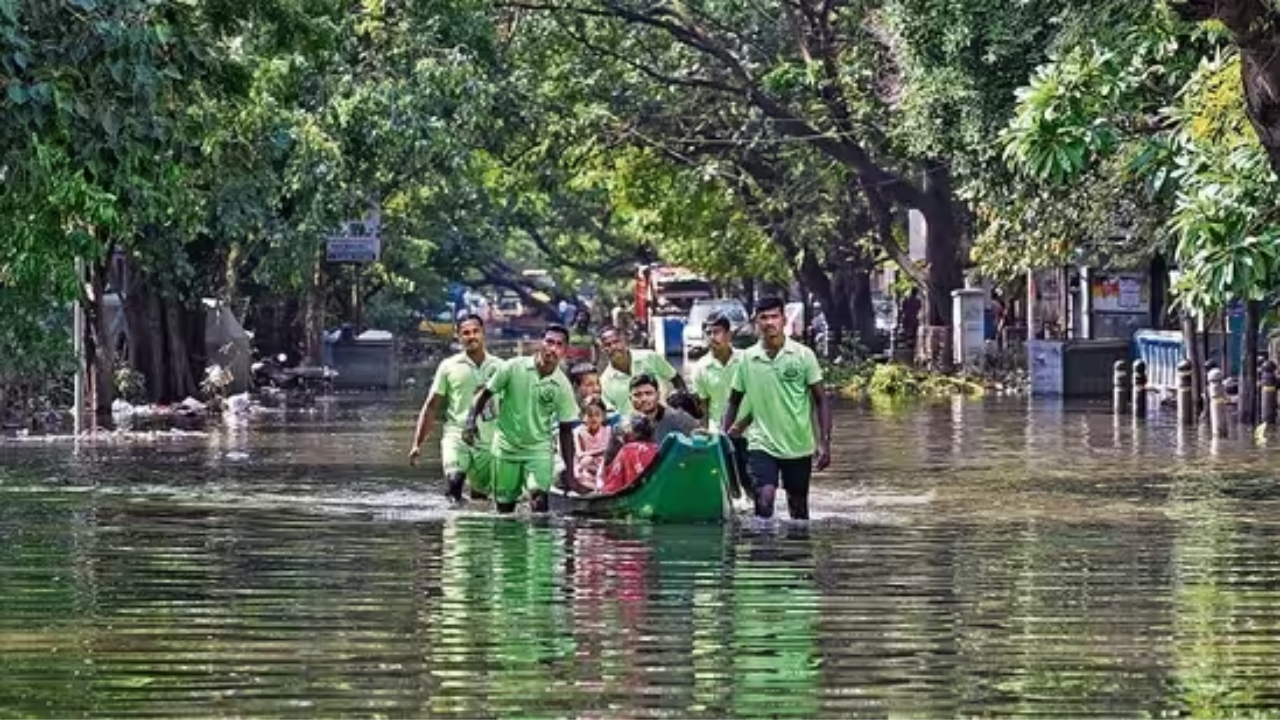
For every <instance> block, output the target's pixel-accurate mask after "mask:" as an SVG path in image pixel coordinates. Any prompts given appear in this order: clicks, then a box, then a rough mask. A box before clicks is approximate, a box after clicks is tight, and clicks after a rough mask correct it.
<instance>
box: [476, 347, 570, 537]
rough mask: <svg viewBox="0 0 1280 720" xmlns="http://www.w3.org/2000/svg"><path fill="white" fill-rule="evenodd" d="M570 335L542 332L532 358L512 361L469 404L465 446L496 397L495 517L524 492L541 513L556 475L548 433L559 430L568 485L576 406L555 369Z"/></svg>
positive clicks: (564, 379)
mask: <svg viewBox="0 0 1280 720" xmlns="http://www.w3.org/2000/svg"><path fill="white" fill-rule="evenodd" d="M568 345H569V330H568V328H565V327H564V326H562V325H551V326H549V327H547V329H546V331H545V332H544V333H543V335H542V349H541V350H539V351H538V354H537V355H533V356H527V357H516V358H511V359H510V360H508V361H506V362H505V363H503V364H502V366H501V367H500V368H498V372H497V373H495V374H494V376H493V377H492V378H490V379H489V381H488V382H487V383H485V386H484V387H483V388H481V390H480V392H479V393H477V394H476V397H475V400H474V401H472V403H471V412H470V413H469V414H468V415H467V421H466V427H465V429H464V430H463V435H462V438H463V440H464V441H465V442H466V443H467V444H468V445H474V444H475V443H476V441H477V439H478V436H479V431H478V429H477V418H478V416H479V415H480V411H481V409H482V408H484V407H485V404H486V403H488V402H489V399H490V398H492V397H496V398H497V399H498V401H499V404H498V419H497V422H496V423H495V424H496V428H495V430H494V433H493V446H492V447H493V498H494V500H495V501H496V503H497V506H498V512H500V513H510V512H514V511H515V509H516V503H517V502H518V501H519V500H520V496H521V495H522V494H524V491H525V490H526V489H527V490H529V505H530V507H531V508H532V509H533V511H534V512H546V511H547V506H548V500H549V499H548V497H547V492H548V491H550V490H551V482H552V476H553V475H554V474H555V460H554V456H555V449H554V445H555V444H554V442H553V441H552V433H553V432H554V431H555V430H556V428H557V426H558V427H559V430H560V454H561V457H562V458H563V460H564V466H565V470H563V471H562V472H561V474H560V475H561V478H560V480H561V483H562V485H564V486H565V487H570V486H572V485H573V482H572V478H573V471H572V468H573V449H574V443H573V425H574V422H575V421H577V419H578V404H577V401H576V400H575V398H574V394H573V387H572V386H571V385H570V384H569V378H568V377H567V376H566V375H565V374H564V371H563V370H561V369H560V363H561V361H563V360H564V353H565V349H566V348H567V347H568Z"/></svg>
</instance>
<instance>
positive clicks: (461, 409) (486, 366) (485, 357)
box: [409, 315, 502, 502]
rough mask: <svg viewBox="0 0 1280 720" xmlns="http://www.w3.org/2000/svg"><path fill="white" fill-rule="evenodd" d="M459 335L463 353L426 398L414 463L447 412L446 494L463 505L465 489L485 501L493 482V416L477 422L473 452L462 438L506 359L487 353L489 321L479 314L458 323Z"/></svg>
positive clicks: (440, 372)
mask: <svg viewBox="0 0 1280 720" xmlns="http://www.w3.org/2000/svg"><path fill="white" fill-rule="evenodd" d="M456 331H457V337H458V344H459V345H461V346H462V350H461V352H459V353H458V354H456V355H453V356H452V357H449V358H447V359H445V361H444V362H442V363H440V367H438V368H436V374H435V377H434V379H432V381H431V389H430V390H428V391H427V399H426V400H425V401H424V402H423V403H422V410H421V411H419V413H418V423H417V426H416V427H415V428H414V431H413V447H412V448H410V450H409V464H410V465H413V466H415V467H416V466H417V464H418V458H419V457H420V456H421V454H422V443H423V442H424V441H425V440H426V438H427V436H428V435H430V434H431V425H432V423H433V422H434V421H435V419H436V417H437V416H438V415H439V414H440V409H441V407H443V408H444V431H443V433H442V434H441V437H440V463H441V465H442V466H443V470H444V477H445V487H446V489H445V494H446V495H448V497H449V498H450V499H451V500H453V501H454V502H462V489H463V486H464V485H465V484H469V485H470V486H471V498H472V499H473V500H485V499H487V498H488V494H489V487H490V483H491V480H492V477H491V476H492V457H491V456H490V453H489V446H490V443H491V441H492V439H493V423H492V422H490V421H491V420H492V419H493V416H492V413H488V412H486V413H485V414H484V416H483V417H481V419H480V421H479V422H478V423H477V434H478V437H479V442H478V443H477V444H476V445H475V446H474V447H472V446H471V445H468V444H467V443H465V442H463V441H462V433H463V430H464V429H465V428H466V423H467V413H468V411H469V410H470V409H471V401H472V399H473V398H474V397H475V394H476V392H477V391H478V390H479V389H480V388H481V387H483V386H484V384H485V383H486V382H488V380H489V378H491V377H493V375H494V373H496V372H497V370H498V366H499V365H501V364H502V360H500V359H499V358H498V357H497V356H496V355H492V354H490V353H489V351H488V350H486V349H485V338H484V320H483V319H481V317H480V316H479V315H466V316H463V317H462V318H461V319H460V320H458V323H457V327H456Z"/></svg>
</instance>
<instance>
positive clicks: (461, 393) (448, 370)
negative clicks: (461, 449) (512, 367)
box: [427, 352, 502, 443]
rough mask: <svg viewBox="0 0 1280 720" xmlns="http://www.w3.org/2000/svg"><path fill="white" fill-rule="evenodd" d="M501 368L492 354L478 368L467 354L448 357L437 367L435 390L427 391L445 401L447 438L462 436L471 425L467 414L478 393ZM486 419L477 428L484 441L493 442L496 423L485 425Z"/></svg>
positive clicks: (481, 439)
mask: <svg viewBox="0 0 1280 720" xmlns="http://www.w3.org/2000/svg"><path fill="white" fill-rule="evenodd" d="M501 365H502V360H500V359H499V358H498V356H496V355H490V354H489V353H485V355H484V360H482V361H481V362H480V364H479V365H476V364H475V363H474V362H472V361H471V358H469V357H467V354H466V353H465V352H462V353H458V354H457V355H454V356H452V357H449V358H446V359H445V360H444V362H441V363H440V367H438V368H436V375H435V379H433V380H432V381H431V389H430V390H428V391H427V397H428V398H430V397H431V396H432V395H439V396H440V397H442V398H444V402H445V411H444V434H445V435H461V434H462V430H463V428H465V427H466V426H467V413H468V412H470V411H471V401H472V400H473V399H475V396H476V391H477V390H479V389H480V388H481V387H482V386H483V385H484V384H485V383H486V382H488V381H489V378H492V377H493V375H494V373H496V372H498V367H499V366H501ZM488 415H489V413H487V412H486V413H485V416H488ZM484 419H486V418H485V417H482V418H481V420H482V422H480V423H478V425H479V427H478V428H477V429H478V430H479V433H480V441H481V442H484V443H488V442H489V441H491V440H492V439H493V423H492V422H483V420H484Z"/></svg>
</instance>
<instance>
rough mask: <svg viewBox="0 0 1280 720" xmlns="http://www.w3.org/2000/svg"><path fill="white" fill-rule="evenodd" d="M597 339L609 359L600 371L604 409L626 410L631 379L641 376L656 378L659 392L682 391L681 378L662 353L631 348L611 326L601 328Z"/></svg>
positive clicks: (629, 401) (629, 397) (629, 404)
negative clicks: (660, 385)
mask: <svg viewBox="0 0 1280 720" xmlns="http://www.w3.org/2000/svg"><path fill="white" fill-rule="evenodd" d="M599 339H600V347H601V349H603V350H604V352H605V355H606V356H607V357H608V358H609V362H608V364H607V365H605V368H604V371H603V372H601V373H600V390H601V392H600V394H601V396H602V397H603V398H604V404H605V406H606V407H608V409H610V410H617V411H618V412H622V413H625V412H627V410H628V408H630V407H631V379H632V378H635V377H639V376H641V375H649V376H651V377H653V378H656V379H657V380H658V382H659V383H660V384H662V385H663V387H660V388H659V390H660V395H661V394H662V393H665V391H667V390H669V389H671V388H674V389H676V390H679V391H682V392H683V391H685V384H684V378H682V377H680V375H679V374H678V373H677V372H676V369H675V368H673V367H671V363H669V362H667V359H666V358H665V357H663V356H662V355H659V354H658V353H656V352H654V351H652V350H640V349H637V350H632V349H631V347H630V346H628V345H627V339H626V338H625V337H623V336H622V333H620V332H618V329H617V328H615V327H612V326H605V327H603V328H601V329H600V336H599Z"/></svg>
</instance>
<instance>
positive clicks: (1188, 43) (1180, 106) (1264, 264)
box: [975, 5, 1280, 312]
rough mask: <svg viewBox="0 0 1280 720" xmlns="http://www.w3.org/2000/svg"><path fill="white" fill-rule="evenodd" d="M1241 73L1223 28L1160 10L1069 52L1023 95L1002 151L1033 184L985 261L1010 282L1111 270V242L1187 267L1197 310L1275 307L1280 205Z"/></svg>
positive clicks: (1000, 224)
mask: <svg viewBox="0 0 1280 720" xmlns="http://www.w3.org/2000/svg"><path fill="white" fill-rule="evenodd" d="M1240 75H1241V74H1240V66H1239V60H1238V58H1237V56H1236V53H1235V51H1234V49H1232V48H1230V47H1229V46H1227V45H1226V38H1225V37H1224V36H1223V35H1222V33H1221V32H1220V31H1219V30H1217V29H1215V28H1212V27H1192V26H1188V25H1185V24H1183V23H1181V22H1179V21H1177V20H1176V19H1174V18H1173V17H1172V16H1171V15H1170V14H1169V13H1168V12H1167V11H1166V10H1165V9H1164V8H1163V7H1162V6H1158V5H1157V6H1153V7H1152V8H1151V9H1150V10H1149V11H1148V12H1147V13H1146V14H1145V15H1138V16H1136V17H1135V18H1133V20H1132V22H1131V23H1129V24H1123V25H1121V26H1119V27H1112V28H1108V29H1104V30H1102V31H1101V32H1100V33H1099V34H1098V35H1097V36H1094V37H1089V38H1087V39H1080V40H1079V41H1078V42H1077V43H1076V44H1074V45H1070V46H1068V47H1065V48H1063V49H1062V51H1061V53H1060V55H1059V56H1058V57H1057V58H1055V60H1054V62H1052V63H1051V64H1049V65H1048V66H1046V67H1044V68H1041V69H1040V70H1039V71H1037V73H1036V75H1035V76H1034V77H1033V78H1032V80H1031V82H1030V84H1029V85H1028V86H1027V87H1026V88H1024V89H1023V90H1021V91H1020V92H1019V106H1018V112H1017V116H1016V117H1015V119H1014V120H1013V122H1011V123H1010V126H1009V128H1008V129H1007V131H1006V132H1005V133H1004V135H1003V136H1002V142H1003V144H1004V156H1005V159H1006V161H1007V162H1008V163H1009V165H1010V167H1011V168H1012V169H1013V170H1014V171H1015V172H1017V173H1018V174H1019V175H1020V176H1021V177H1023V178H1024V179H1026V180H1027V181H1029V183H1028V184H1027V185H1026V186H1024V187H1022V188H1019V189H1018V190H1016V191H1014V192H1011V193H1007V194H1006V195H1005V196H1004V197H1002V198H997V199H995V200H994V201H992V198H991V197H988V200H989V204H988V207H987V211H988V212H987V216H986V217H985V220H986V221H987V222H986V227H985V229H984V235H985V237H984V238H982V239H980V241H979V244H978V248H977V249H976V250H975V256H977V257H978V258H980V260H981V261H982V262H983V263H984V265H991V266H993V267H994V268H995V269H996V271H997V272H1006V273H1010V272H1016V271H1017V269H1019V268H1026V267H1035V266H1036V265H1037V264H1038V263H1039V264H1048V263H1053V262H1058V263H1061V262H1065V261H1067V260H1068V259H1070V260H1072V261H1081V262H1088V263H1091V264H1100V263H1099V262H1098V261H1099V258H1098V256H1097V253H1096V252H1094V251H1096V250H1097V248H1098V246H1099V241H1100V240H1104V239H1106V238H1108V237H1112V236H1122V237H1125V238H1128V239H1129V244H1128V246H1127V248H1126V250H1127V251H1129V252H1130V253H1132V252H1133V251H1145V252H1148V253H1149V252H1151V251H1155V250H1164V251H1165V252H1166V253H1167V254H1169V255H1171V256H1172V257H1173V258H1174V259H1175V260H1176V261H1177V263H1178V266H1179V269H1180V278H1179V282H1178V284H1177V288H1176V289H1177V291H1178V295H1179V299H1180V301H1181V302H1182V303H1183V304H1185V305H1186V306H1187V307H1189V308H1191V309H1193V310H1195V311H1200V312H1212V311H1215V310H1218V309H1221V308H1222V307H1223V306H1224V305H1225V304H1226V303H1227V302H1229V301H1230V300H1232V299H1253V300H1260V299H1263V297H1264V296H1266V295H1267V294H1268V293H1269V292H1270V291H1271V290H1272V289H1274V287H1275V285H1276V283H1277V281H1280V274H1278V273H1280V264H1278V263H1280V254H1278V253H1277V251H1276V243H1275V241H1276V236H1275V234H1274V232H1273V231H1272V230H1271V228H1272V227H1273V226H1274V225H1275V221H1276V219H1277V218H1276V215H1275V211H1274V210H1273V208H1275V207H1276V205H1277V200H1280V197H1277V194H1276V193H1277V186H1276V178H1275V176H1274V174H1273V173H1272V171H1271V169H1270V167H1269V165H1268V162H1267V158H1266V155H1265V153H1264V152H1263V150H1262V148H1261V147H1260V145H1259V144H1258V142H1257V139H1256V137H1254V135H1253V133H1252V131H1251V129H1250V126H1249V122H1248V119H1247V118H1246V116H1245V113H1244V103H1243V95H1242V88H1241V84H1240ZM1015 234H1021V235H1022V236H1023V237H1024V238H1026V239H1025V240H1024V241H1023V242H1022V243H1021V244H1020V245H1018V244H1016V243H1015V242H1012V241H1011V240H1010V236H1011V235H1015ZM1011 247H1021V248H1022V250H1021V251H1020V252H1018V251H1015V252H1012V253H1011V252H1009V249H1010V248H1011ZM1116 254H1117V253H1115V252H1112V253H1110V255H1111V256H1112V257H1110V258H1106V259H1109V260H1112V261H1114V260H1115V255H1116ZM1121 255H1122V256H1123V252H1122V253H1121Z"/></svg>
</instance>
